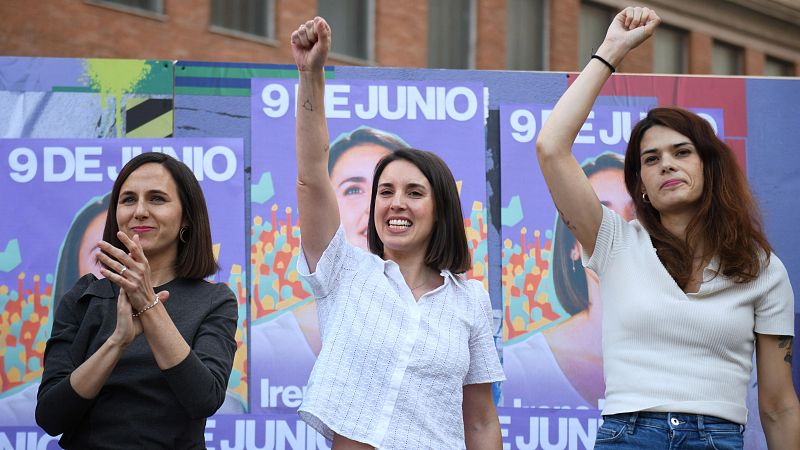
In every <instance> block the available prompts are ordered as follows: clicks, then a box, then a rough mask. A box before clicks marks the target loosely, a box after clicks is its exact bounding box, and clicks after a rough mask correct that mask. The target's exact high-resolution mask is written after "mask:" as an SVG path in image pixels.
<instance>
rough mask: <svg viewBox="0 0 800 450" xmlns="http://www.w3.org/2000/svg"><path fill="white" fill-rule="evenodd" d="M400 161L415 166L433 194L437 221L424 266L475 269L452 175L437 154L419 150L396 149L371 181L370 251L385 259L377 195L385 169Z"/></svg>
mask: <svg viewBox="0 0 800 450" xmlns="http://www.w3.org/2000/svg"><path fill="white" fill-rule="evenodd" d="M398 160H403V161H408V162H410V163H411V164H414V165H415V166H416V167H417V168H418V169H419V170H420V172H422V174H423V175H425V178H426V179H427V180H428V182H429V183H430V184H431V190H432V191H433V214H434V216H435V221H434V225H433V231H432V232H431V238H430V241H429V242H428V248H427V250H426V251H425V264H426V265H427V266H428V267H430V268H431V269H434V270H437V271H438V270H442V269H448V270H449V271H450V272H452V273H456V274H458V273H464V272H466V271H467V270H469V269H470V268H471V267H472V257H471V255H470V253H469V246H468V244H467V233H466V231H465V230H464V216H463V214H462V213H461V200H460V199H459V197H458V188H457V187H456V180H455V178H454V177H453V173H452V172H450V168H449V167H447V164H446V163H445V162H444V161H443V160H442V158H440V157H438V156H437V155H436V154H434V153H431V152H428V151H424V150H416V149H401V150H396V151H395V152H394V153H390V154H389V155H386V156H385V157H383V159H381V160H380V162H378V165H377V166H375V177H374V178H373V180H372V196H371V197H370V202H369V225H368V228H367V244H369V250H370V251H371V252H372V253H374V254H376V255H378V256H380V257H383V242H382V241H381V239H380V238H379V237H378V230H377V229H376V227H375V196H376V195H377V193H378V183H379V181H380V178H381V174H382V173H383V170H384V169H386V166H388V165H389V164H390V163H392V162H394V161H398Z"/></svg>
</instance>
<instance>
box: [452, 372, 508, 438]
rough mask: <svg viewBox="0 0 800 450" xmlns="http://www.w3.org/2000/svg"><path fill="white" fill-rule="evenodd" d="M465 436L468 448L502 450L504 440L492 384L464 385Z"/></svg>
mask: <svg viewBox="0 0 800 450" xmlns="http://www.w3.org/2000/svg"><path fill="white" fill-rule="evenodd" d="M461 408H462V411H463V414H464V437H465V440H466V443H467V450H500V449H502V448H503V440H502V437H501V435H500V420H499V418H498V417H497V409H496V408H495V407H494V400H493V399H492V384H491V383H481V384H468V385H466V386H464V401H463V404H462V407H461Z"/></svg>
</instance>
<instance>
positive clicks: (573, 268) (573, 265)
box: [572, 259, 575, 272]
mask: <svg viewBox="0 0 800 450" xmlns="http://www.w3.org/2000/svg"><path fill="white" fill-rule="evenodd" d="M572 271H573V272H575V260H574V259H573V260H572Z"/></svg>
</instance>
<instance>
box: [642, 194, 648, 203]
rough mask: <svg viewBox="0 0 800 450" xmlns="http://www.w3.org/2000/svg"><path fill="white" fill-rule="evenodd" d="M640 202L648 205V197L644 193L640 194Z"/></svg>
mask: <svg viewBox="0 0 800 450" xmlns="http://www.w3.org/2000/svg"><path fill="white" fill-rule="evenodd" d="M642 201H643V202H645V203H650V197H648V196H647V194H645V193H644V192H643V193H642Z"/></svg>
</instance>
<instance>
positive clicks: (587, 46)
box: [578, 3, 616, 67]
mask: <svg viewBox="0 0 800 450" xmlns="http://www.w3.org/2000/svg"><path fill="white" fill-rule="evenodd" d="M615 15H616V11H614V10H612V9H610V8H606V7H605V6H600V5H597V4H594V3H583V4H581V17H580V26H579V27H578V29H579V30H580V34H581V37H580V47H579V49H578V65H579V66H580V67H583V66H584V65H585V64H586V63H587V61H589V58H590V57H591V56H592V54H593V53H594V52H595V51H596V50H597V48H598V47H600V44H602V43H603V39H605V38H606V31H608V26H609V25H610V24H611V20H612V19H613V18H614V16H615Z"/></svg>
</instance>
